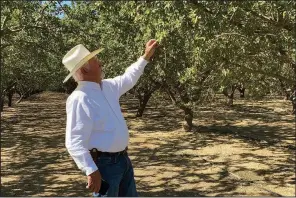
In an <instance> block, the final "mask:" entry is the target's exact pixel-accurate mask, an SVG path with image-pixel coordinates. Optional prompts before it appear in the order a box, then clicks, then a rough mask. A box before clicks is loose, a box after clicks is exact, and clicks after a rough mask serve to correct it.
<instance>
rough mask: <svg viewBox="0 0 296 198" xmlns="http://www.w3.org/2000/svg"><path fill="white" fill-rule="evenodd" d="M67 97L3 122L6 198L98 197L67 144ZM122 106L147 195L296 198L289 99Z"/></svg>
mask: <svg viewBox="0 0 296 198" xmlns="http://www.w3.org/2000/svg"><path fill="white" fill-rule="evenodd" d="M66 98H67V96H66V95H64V94H57V93H42V94H40V95H37V96H35V97H33V98H31V99H30V100H26V101H23V102H21V103H20V104H18V105H15V106H14V107H13V108H7V107H5V109H4V113H3V114H2V115H1V196H54V197H57V196H90V195H91V194H90V193H89V192H88V191H87V190H86V189H85V183H86V177H85V176H84V175H83V174H82V173H81V172H80V171H79V170H78V169H77V168H76V165H75V164H74V163H73V161H72V159H71V158H70V156H69V155H68V153H67V151H66V149H65V145H64V136H65V134H64V133H65V100H66ZM135 102H136V100H132V99H129V100H125V99H123V100H122V104H123V105H122V109H123V111H124V116H125V118H126V120H127V123H128V126H129V129H130V137H131V138H130V145H129V155H130V158H131V159H132V161H133V165H134V169H135V179H136V182H137V188H138V192H139V195H140V196H150V197H152V196H295V117H294V116H292V115H289V113H290V103H289V102H287V101H284V100H264V101H256V102H255V101H244V100H237V101H235V105H234V107H233V108H225V107H223V105H221V104H212V105H209V106H207V107H199V108H197V109H196V111H195V120H194V122H195V124H196V125H198V126H199V127H198V128H196V129H195V132H183V130H182V122H183V120H182V111H180V110H177V109H175V108H174V107H173V106H171V105H163V104H158V105H156V104H152V105H150V106H149V107H148V108H147V111H145V113H144V114H145V115H144V117H143V118H135V117H134V114H135V110H136V108H135V107H136V103H135Z"/></svg>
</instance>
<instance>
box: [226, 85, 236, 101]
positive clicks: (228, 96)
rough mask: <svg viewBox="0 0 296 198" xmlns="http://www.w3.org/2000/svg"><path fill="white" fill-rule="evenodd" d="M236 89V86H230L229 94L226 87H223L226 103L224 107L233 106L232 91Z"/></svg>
mask: <svg viewBox="0 0 296 198" xmlns="http://www.w3.org/2000/svg"><path fill="white" fill-rule="evenodd" d="M235 89H236V86H235V85H232V86H231V93H230V94H229V93H228V91H227V87H225V88H224V89H223V94H224V95H225V96H226V97H227V102H226V105H227V106H233V98H234V91H235Z"/></svg>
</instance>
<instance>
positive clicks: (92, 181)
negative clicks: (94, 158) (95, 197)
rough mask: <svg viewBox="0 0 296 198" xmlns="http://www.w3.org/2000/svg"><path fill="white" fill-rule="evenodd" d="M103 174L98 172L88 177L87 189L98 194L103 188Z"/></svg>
mask: <svg viewBox="0 0 296 198" xmlns="http://www.w3.org/2000/svg"><path fill="white" fill-rule="evenodd" d="M101 182H102V180H101V174H100V172H99V171H98V170H96V171H95V172H93V173H92V174H90V175H88V176H87V188H88V189H90V190H91V191H92V192H95V193H98V192H99V190H100V188H101Z"/></svg>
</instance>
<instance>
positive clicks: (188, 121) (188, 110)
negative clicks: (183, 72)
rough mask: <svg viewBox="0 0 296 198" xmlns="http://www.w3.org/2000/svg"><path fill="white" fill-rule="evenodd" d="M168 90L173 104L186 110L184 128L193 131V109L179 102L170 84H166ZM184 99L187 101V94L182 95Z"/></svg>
mask: <svg viewBox="0 0 296 198" xmlns="http://www.w3.org/2000/svg"><path fill="white" fill-rule="evenodd" d="M166 91H167V93H168V94H169V96H170V98H171V100H172V102H173V104H174V105H176V106H177V107H179V108H180V109H182V110H183V111H184V114H185V115H184V120H185V121H186V125H183V128H184V130H185V131H188V132H189V131H192V129H193V111H192V109H191V108H189V107H186V106H185V105H184V103H181V102H177V99H176V97H175V96H174V93H173V92H172V91H171V90H170V88H169V87H168V86H166ZM179 91H180V90H179ZM182 99H183V102H184V101H185V102H186V99H187V96H185V97H182Z"/></svg>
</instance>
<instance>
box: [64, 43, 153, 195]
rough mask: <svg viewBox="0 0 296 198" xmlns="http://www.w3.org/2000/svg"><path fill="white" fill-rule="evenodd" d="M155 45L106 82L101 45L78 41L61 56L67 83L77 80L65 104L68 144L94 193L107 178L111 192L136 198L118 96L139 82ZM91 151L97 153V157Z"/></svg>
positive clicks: (109, 192)
mask: <svg viewBox="0 0 296 198" xmlns="http://www.w3.org/2000/svg"><path fill="white" fill-rule="evenodd" d="M157 45H158V44H157V41H156V40H154V39H152V40H149V41H148V42H147V43H146V49H145V53H144V55H143V56H141V57H140V58H139V59H138V61H137V62H135V63H134V64H132V65H131V66H130V67H128V68H127V69H126V71H125V73H124V74H123V75H122V76H117V77H115V78H113V79H106V80H103V76H104V75H103V71H102V64H101V63H100V61H99V60H98V59H97V58H96V57H95V56H96V54H98V53H99V52H101V51H102V49H101V50H96V51H94V52H92V53H90V52H89V51H88V50H87V49H86V48H85V47H84V46H83V45H77V46H76V47H74V48H73V49H71V50H70V51H69V52H68V53H67V54H66V55H65V56H64V58H63V64H64V65H65V67H66V68H67V69H68V70H69V71H70V74H69V75H68V76H67V77H66V79H65V81H67V80H68V79H69V78H70V77H71V76H73V77H74V79H75V80H76V81H77V82H78V86H77V88H76V89H75V91H73V93H72V94H71V95H70V96H69V97H68V99H67V102H66V111H67V126H66V148H67V150H68V152H69V154H70V155H71V157H72V158H73V159H74V161H75V163H76V164H77V166H78V167H79V168H80V169H81V170H82V171H84V172H85V174H86V175H87V182H88V186H87V187H88V188H89V189H90V190H91V191H92V192H95V193H98V192H99V191H100V188H101V184H102V181H103V184H105V185H104V186H103V185H102V187H104V188H107V189H104V190H105V191H107V196H111V197H115V196H128V197H132V196H138V194H137V191H136V185H135V180H134V172H133V167H132V164H131V161H130V159H129V157H128V155H127V152H126V150H127V146H128V141H129V134H128V128H127V126H126V122H125V120H124V118H123V115H122V113H121V109H120V104H119V98H120V96H121V95H122V94H124V93H125V92H127V91H128V90H129V89H131V88H132V87H133V86H134V85H135V84H136V82H137V81H138V79H139V78H140V76H141V75H142V73H143V71H144V68H145V66H146V64H147V63H148V62H149V60H150V58H151V57H152V55H153V54H154V52H155V48H156V47H157ZM65 81H64V82H65ZM90 150H92V151H98V152H94V153H95V155H96V156H94V159H93V158H92V156H91V153H90ZM101 190H102V189H101ZM100 192H101V191H100Z"/></svg>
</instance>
